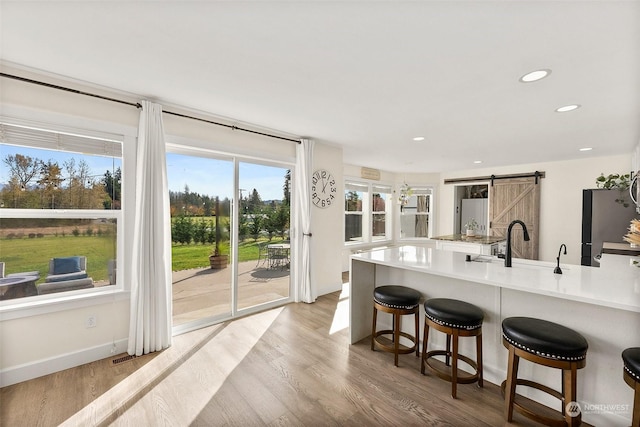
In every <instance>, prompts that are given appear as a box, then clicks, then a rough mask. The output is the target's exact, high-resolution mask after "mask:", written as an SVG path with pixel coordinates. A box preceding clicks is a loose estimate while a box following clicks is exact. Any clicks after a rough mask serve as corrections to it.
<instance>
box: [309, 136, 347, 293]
mask: <svg viewBox="0 0 640 427" xmlns="http://www.w3.org/2000/svg"><path fill="white" fill-rule="evenodd" d="M318 169H326V170H327V171H329V172H330V173H331V174H332V175H333V176H334V178H335V179H336V182H337V183H338V195H339V198H338V201H337V202H336V203H333V204H332V205H331V206H329V207H328V208H324V209H322V208H319V207H317V206H313V205H312V206H311V233H312V234H313V237H312V238H311V281H312V283H315V285H316V287H317V289H318V295H324V294H327V293H329V292H334V291H338V290H340V289H341V288H342V264H341V261H340V256H341V251H340V250H339V249H337V248H342V246H343V244H342V242H343V239H344V219H343V218H344V206H343V202H342V194H344V176H343V170H342V148H337V147H332V146H328V145H323V144H316V145H315V149H314V153H313V170H314V171H316V170H318Z"/></svg>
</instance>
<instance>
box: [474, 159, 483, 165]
mask: <svg viewBox="0 0 640 427" xmlns="http://www.w3.org/2000/svg"><path fill="white" fill-rule="evenodd" d="M473 163H475V164H476V165H479V164H480V163H482V160H474V161H473Z"/></svg>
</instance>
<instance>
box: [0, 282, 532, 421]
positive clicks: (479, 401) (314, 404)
mask: <svg viewBox="0 0 640 427" xmlns="http://www.w3.org/2000/svg"><path fill="white" fill-rule="evenodd" d="M340 295H341V294H340V293H338V292H336V293H332V294H329V295H326V296H323V297H320V298H319V299H318V301H317V302H316V303H314V304H304V303H300V304H289V305H287V306H285V307H281V308H277V309H273V310H269V311H265V312H263V313H259V314H256V315H252V316H249V317H246V318H242V319H237V320H234V321H232V322H227V323H223V324H220V325H215V326H212V327H209V328H205V329H201V330H198V331H194V332H190V333H187V334H183V335H180V336H177V337H174V344H173V346H172V347H171V348H170V349H168V350H166V351H164V352H161V353H159V354H153V355H147V356H142V357H139V358H135V359H133V360H130V361H126V362H123V363H120V364H115V365H114V364H113V363H112V359H106V360H102V361H98V362H93V363H90V364H87V365H83V366H80V367H77V368H74V369H69V370H66V371H62V372H58V373H56V374H52V375H48V376H45V377H42V378H38V379H34V380H31V381H27V382H24V383H20V384H16V385H12V386H9V387H5V388H2V389H0V425H2V426H54V425H59V424H62V425H69V426H94V425H95V426H98V425H116V426H129V425H131V426H147V425H149V426H151V425H153V426H156V425H166V426H187V425H193V426H217V425H232V426H236V425H237V426H259V425H269V426H278V425H309V426H315V425H363V426H372V425H381V426H395V425H398V426H408V425H419V426H502V425H506V423H505V422H504V419H503V415H502V410H503V409H502V408H503V400H502V397H501V396H500V392H499V389H498V387H497V386H495V385H492V384H488V383H486V382H485V387H484V388H483V389H480V388H478V387H477V386H476V385H474V384H471V385H460V386H459V387H458V399H457V400H454V399H452V398H451V397H450V384H449V383H447V382H445V381H443V380H441V379H438V378H437V377H435V376H433V375H425V376H422V375H420V364H419V359H418V358H416V357H415V355H402V356H401V358H400V366H399V367H397V368H396V367H394V366H393V355H392V354H389V353H383V352H380V351H375V352H372V351H371V350H370V347H369V345H370V344H369V341H367V340H365V341H362V342H360V343H358V344H356V345H353V346H351V345H349V344H348V328H346V327H345V326H346V324H345V321H346V319H345V315H346V313H347V308H348V307H347V305H348V300H347V299H346V298H341V296H340ZM511 425H517V426H533V425H535V424H533V423H532V422H530V421H528V420H526V419H525V418H523V417H522V416H520V415H519V414H516V415H515V420H514V423H513V424H511Z"/></svg>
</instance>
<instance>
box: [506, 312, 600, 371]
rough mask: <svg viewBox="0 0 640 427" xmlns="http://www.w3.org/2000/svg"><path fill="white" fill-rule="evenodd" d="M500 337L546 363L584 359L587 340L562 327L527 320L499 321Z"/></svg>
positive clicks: (510, 319)
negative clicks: (551, 360) (547, 361)
mask: <svg viewBox="0 0 640 427" xmlns="http://www.w3.org/2000/svg"><path fill="white" fill-rule="evenodd" d="M502 336H503V337H504V339H505V340H506V341H507V342H508V343H510V344H512V345H513V346H515V347H518V348H520V349H521V350H524V351H527V352H529V353H532V354H535V355H537V356H540V357H544V358H547V359H557V360H565V361H577V360H583V359H585V358H586V357H587V348H588V347H589V344H588V343H587V340H586V339H585V338H584V337H583V336H582V335H580V334H579V333H577V332H576V331H574V330H572V329H569V328H567V327H565V326H562V325H558V324H557V323H553V322H549V321H546V320H541V319H534V318H530V317H509V318H507V319H504V320H503V321H502Z"/></svg>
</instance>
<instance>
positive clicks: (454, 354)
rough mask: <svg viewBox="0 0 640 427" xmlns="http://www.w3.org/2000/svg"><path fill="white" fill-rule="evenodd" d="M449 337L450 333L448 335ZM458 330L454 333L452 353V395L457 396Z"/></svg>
mask: <svg viewBox="0 0 640 427" xmlns="http://www.w3.org/2000/svg"><path fill="white" fill-rule="evenodd" d="M447 337H449V335H447ZM458 341H459V336H458V332H457V331H454V333H453V352H452V353H451V356H452V357H451V358H452V363H451V397H453V398H454V399H455V398H456V395H457V392H458Z"/></svg>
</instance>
